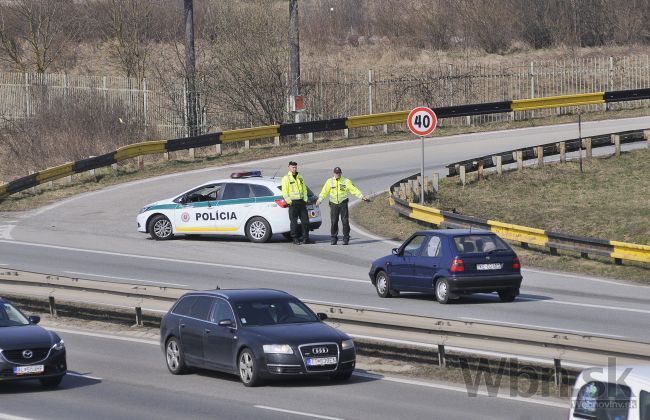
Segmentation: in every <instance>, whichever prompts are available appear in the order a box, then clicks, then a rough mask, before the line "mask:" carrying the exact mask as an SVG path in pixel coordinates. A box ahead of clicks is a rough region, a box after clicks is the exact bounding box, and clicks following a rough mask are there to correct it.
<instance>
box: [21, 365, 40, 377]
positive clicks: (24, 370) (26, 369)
mask: <svg viewBox="0 0 650 420" xmlns="http://www.w3.org/2000/svg"><path fill="white" fill-rule="evenodd" d="M43 372H45V366H43V365H32V366H18V367H15V368H14V375H16V376H21V375H36V374H39V373H43Z"/></svg>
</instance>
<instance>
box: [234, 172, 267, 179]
mask: <svg viewBox="0 0 650 420" xmlns="http://www.w3.org/2000/svg"><path fill="white" fill-rule="evenodd" d="M260 176H262V171H248V172H233V173H231V174H230V178H250V177H260Z"/></svg>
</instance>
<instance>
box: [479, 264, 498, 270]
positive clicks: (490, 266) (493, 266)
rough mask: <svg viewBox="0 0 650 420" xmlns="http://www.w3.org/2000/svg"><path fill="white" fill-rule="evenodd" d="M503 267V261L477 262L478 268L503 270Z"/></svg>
mask: <svg viewBox="0 0 650 420" xmlns="http://www.w3.org/2000/svg"><path fill="white" fill-rule="evenodd" d="M501 267H503V264H501V263H492V264H476V269H477V270H501Z"/></svg>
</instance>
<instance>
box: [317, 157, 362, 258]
mask: <svg viewBox="0 0 650 420" xmlns="http://www.w3.org/2000/svg"><path fill="white" fill-rule="evenodd" d="M341 173H342V171H341V168H339V167H338V166H337V167H336V168H334V176H333V177H331V178H329V179H328V180H327V181H325V185H323V189H322V190H321V192H320V195H319V196H318V201H316V204H317V205H319V204H320V203H321V201H323V200H324V199H325V198H327V197H329V200H330V220H331V223H332V227H331V230H330V234H331V236H332V241H331V243H332V245H336V243H337V242H338V234H339V215H340V217H341V222H342V223H343V245H347V244H348V242H349V241H350V220H349V218H350V217H349V212H348V193H352V194H354V195H355V196H357V197H359V198H361V199H363V200H364V201H368V197H366V196H364V195H363V194H361V191H359V189H358V188H357V187H355V186H354V184H352V181H350V180H349V179H348V178H344V177H342V176H341Z"/></svg>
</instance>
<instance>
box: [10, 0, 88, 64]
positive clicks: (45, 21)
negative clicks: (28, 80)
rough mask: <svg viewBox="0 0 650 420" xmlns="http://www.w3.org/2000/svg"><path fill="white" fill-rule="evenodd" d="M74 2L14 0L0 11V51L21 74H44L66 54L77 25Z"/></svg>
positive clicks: (77, 32) (69, 0)
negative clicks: (28, 72)
mask: <svg viewBox="0 0 650 420" xmlns="http://www.w3.org/2000/svg"><path fill="white" fill-rule="evenodd" d="M75 9H76V7H75V5H74V2H73V0H16V1H13V2H8V3H6V4H4V5H3V6H2V7H0V20H1V23H0V42H1V45H0V48H1V50H2V52H3V53H4V58H5V60H9V61H10V62H12V63H13V65H14V66H15V68H16V69H18V70H20V71H28V70H34V71H36V72H39V73H44V72H45V71H46V70H47V69H48V68H50V67H51V66H52V65H53V64H54V63H55V62H56V61H57V60H60V59H61V58H62V57H63V56H65V55H66V53H68V52H69V47H70V45H71V44H72V42H73V41H75V40H76V39H77V36H78V34H79V25H80V23H81V22H80V21H79V20H76V19H71V17H72V16H74V12H75Z"/></svg>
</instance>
